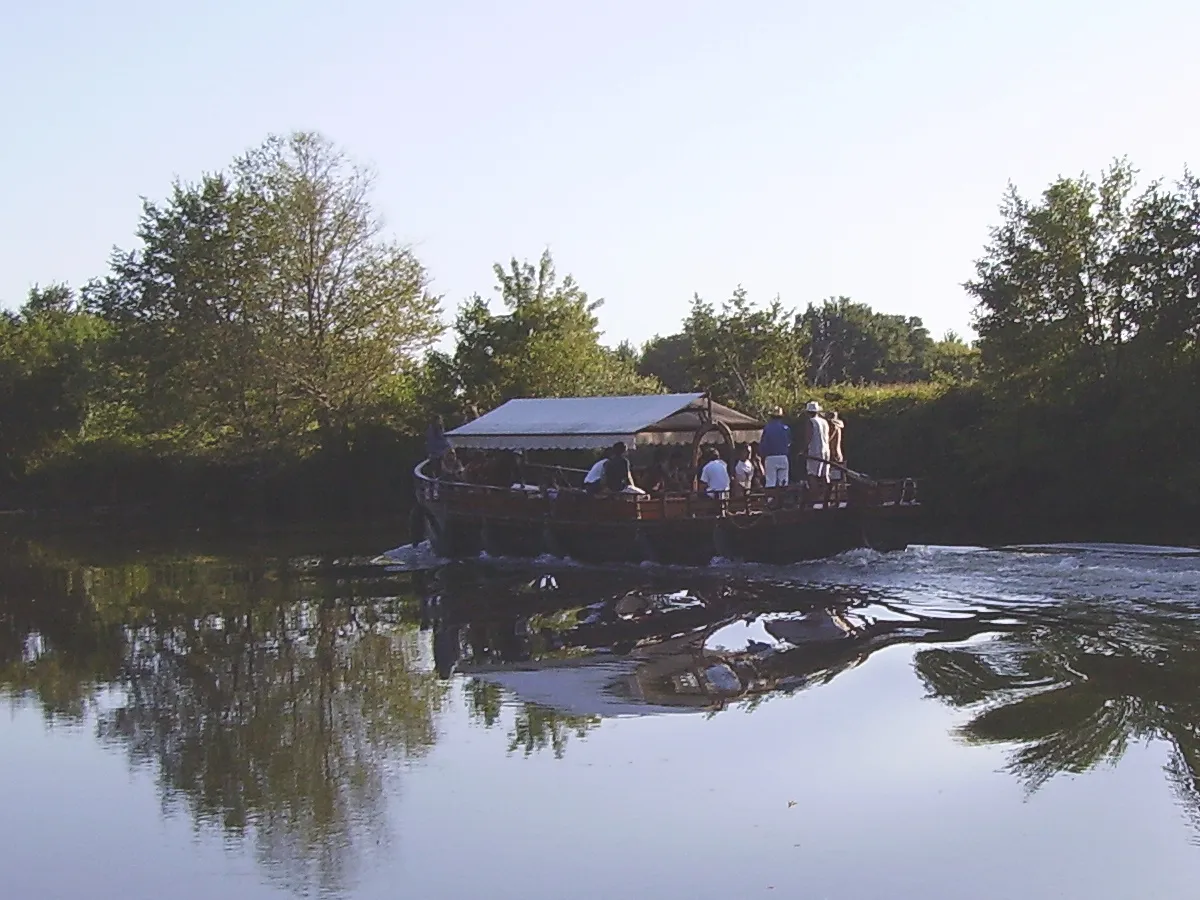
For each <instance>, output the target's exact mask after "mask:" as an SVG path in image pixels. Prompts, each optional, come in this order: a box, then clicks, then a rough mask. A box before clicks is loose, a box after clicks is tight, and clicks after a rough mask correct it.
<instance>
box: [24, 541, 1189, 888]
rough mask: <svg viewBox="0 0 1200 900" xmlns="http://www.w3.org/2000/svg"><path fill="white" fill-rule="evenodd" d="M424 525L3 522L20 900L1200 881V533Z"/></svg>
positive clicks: (1137, 885) (1134, 884)
mask: <svg viewBox="0 0 1200 900" xmlns="http://www.w3.org/2000/svg"><path fill="white" fill-rule="evenodd" d="M403 539H404V536H403V534H402V533H400V534H399V535H397V532H396V531H395V530H392V529H385V530H383V531H375V530H372V529H371V528H362V529H358V530H355V531H345V530H340V531H337V532H331V533H325V534H314V533H298V532H294V533H270V534H259V535H257V536H245V535H241V536H230V535H224V536H222V535H195V534H192V535H188V534H186V533H184V532H182V531H179V532H171V533H161V534H157V535H154V534H151V535H129V534H120V533H109V534H100V535H97V534H95V533H85V532H76V533H72V534H66V535H58V536H53V535H49V534H46V535H40V536H38V537H36V538H34V539H29V538H28V537H22V538H17V537H9V538H5V539H3V541H2V543H3V546H2V547H0V550H2V551H3V556H2V558H0V811H3V814H2V815H0V872H2V873H3V875H2V876H0V878H2V879H3V880H2V882H0V884H3V888H4V889H3V891H0V896H4V897H9V896H11V897H21V898H26V897H28V898H42V897H45V898H58V897H63V898H66V897H80V896H87V897H89V898H109V897H112V898H118V897H120V898H141V897H146V898H151V897H154V898H157V897H161V896H171V897H173V898H202V897H203V898H207V897H214V896H222V897H230V898H260V897H261V898H265V897H286V896H314V897H315V896H321V897H345V898H383V897H389V898H390V897H398V896H407V897H420V898H440V897H472V896H487V897H514V898H516V897H519V898H522V900H530V898H543V897H544V898H560V897H567V896H570V897H584V898H591V897H595V898H602V897H603V898H608V897H613V896H657V897H687V898H707V897H722V898H726V897H746V896H763V897H774V896H789V897H806V898H807V897H813V898H894V897H921V898H961V897H968V896H969V897H978V898H1016V897H1020V898H1034V900H1039V898H1061V897H1071V898H1075V897H1078V898H1089V900H1093V898H1128V897H1141V898H1174V897H1190V896H1195V885H1196V884H1197V883H1200V551H1196V550H1190V549H1187V548H1183V547H1175V546H1148V545H1135V544H1061V543H1060V544H1029V543H1027V544H1024V545H1022V546H1009V547H1003V548H993V549H984V548H979V547H969V546H915V547H912V548H910V549H909V550H907V551H905V552H903V553H896V554H887V555H880V554H877V553H873V552H869V551H856V552H852V553H848V554H845V555H843V556H840V557H837V558H835V559H832V560H828V561H824V562H819V563H811V564H805V565H796V566H789V567H782V568H776V567H747V566H734V565H730V564H722V563H720V562H719V561H718V562H715V563H714V564H713V565H711V566H709V567H708V568H706V569H698V570H697V569H693V570H687V569H670V568H663V567H651V566H629V567H607V568H602V567H594V568H589V567H581V566H574V565H570V564H563V563H561V562H556V561H552V560H544V561H533V562H516V561H508V560H486V559H484V560H479V561H475V562H471V563H456V564H453V565H448V566H442V565H439V562H438V561H437V560H436V559H433V558H432V557H430V555H429V554H428V552H427V551H426V550H424V549H421V548H416V549H413V548H403V549H398V550H394V551H388V549H387V548H389V547H391V546H394V545H395V544H398V543H401V541H402V540H403Z"/></svg>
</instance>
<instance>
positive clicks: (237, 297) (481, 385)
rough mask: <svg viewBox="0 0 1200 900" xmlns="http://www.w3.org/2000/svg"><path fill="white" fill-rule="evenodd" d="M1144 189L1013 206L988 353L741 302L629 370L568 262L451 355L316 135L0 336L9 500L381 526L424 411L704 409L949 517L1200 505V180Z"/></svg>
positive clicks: (470, 315) (472, 331)
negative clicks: (768, 418)
mask: <svg viewBox="0 0 1200 900" xmlns="http://www.w3.org/2000/svg"><path fill="white" fill-rule="evenodd" d="M1135 180H1136V179H1135V173H1134V172H1133V170H1132V169H1131V168H1130V167H1129V165H1128V164H1126V163H1118V164H1116V165H1114V166H1113V167H1112V168H1111V169H1109V170H1108V171H1107V172H1105V173H1103V175H1102V176H1101V177H1100V179H1099V180H1098V181H1095V180H1093V179H1090V178H1087V177H1080V178H1062V179H1059V180H1058V181H1056V182H1055V183H1053V184H1052V185H1050V186H1049V187H1048V188H1047V189H1046V191H1045V192H1044V193H1043V194H1042V195H1041V196H1040V197H1038V198H1037V199H1034V200H1031V199H1027V198H1024V197H1022V196H1020V195H1019V194H1018V193H1017V192H1016V191H1015V190H1010V191H1009V193H1008V194H1007V195H1006V197H1005V198H1004V201H1003V203H1002V205H1001V208H1000V224H999V225H998V226H997V227H996V228H995V229H994V230H993V232H992V234H991V237H990V240H989V242H988V243H987V245H986V246H985V247H984V249H983V253H982V255H981V257H980V259H979V261H978V262H977V267H976V268H977V274H976V278H975V279H974V280H973V281H971V282H970V283H968V284H967V285H966V286H965V288H966V290H967V292H968V294H969V295H970V296H971V297H973V298H974V300H975V301H976V303H977V307H976V327H977V330H978V333H979V339H978V341H977V342H976V343H975V344H974V345H971V344H968V343H967V342H965V341H964V340H962V339H961V338H960V337H959V336H958V335H955V334H953V333H949V334H947V335H945V336H944V337H943V338H942V339H941V340H934V339H933V338H931V337H930V335H929V333H928V331H927V330H926V329H925V327H924V325H923V323H922V322H921V320H920V319H917V318H914V317H906V316H900V315H892V314H885V313H880V312H876V311H874V310H872V309H871V308H870V307H869V306H867V305H865V304H863V303H858V302H853V301H851V300H850V299H848V298H846V297H834V298H830V299H827V300H824V301H822V302H820V303H815V304H809V305H807V306H806V307H805V308H803V309H792V308H788V307H786V306H784V305H783V304H782V303H781V302H780V301H779V300H775V301H772V302H770V303H768V304H766V305H761V304H755V303H753V302H752V301H751V300H750V298H749V297H748V296H747V294H746V292H745V291H744V290H743V289H741V288H740V287H739V288H737V289H736V290H735V291H734V292H733V293H732V295H731V296H730V298H729V299H728V300H725V301H724V302H721V303H719V304H717V303H712V302H709V301H706V300H704V299H702V298H701V297H699V296H697V297H695V298H694V300H693V302H692V306H691V309H690V310H689V313H688V315H687V317H686V319H685V320H684V321H683V322H682V323H681V324H680V328H679V330H678V331H677V332H676V333H674V334H669V335H665V336H659V337H655V338H653V339H651V340H650V341H648V342H647V343H645V344H644V345H643V346H641V347H633V346H631V345H629V344H622V345H621V346H619V347H616V348H612V347H609V346H606V345H605V344H604V343H603V341H602V333H601V331H600V321H599V319H598V310H599V309H600V306H601V304H602V301H600V300H598V299H595V298H592V297H590V296H589V295H588V294H587V292H586V291H585V290H584V289H583V288H582V287H581V286H580V285H579V284H577V283H576V282H575V281H574V279H573V278H571V276H569V275H566V276H561V277H560V275H559V274H558V272H557V271H556V269H555V265H554V261H553V259H552V258H551V256H550V254H549V252H545V253H543V254H542V255H541V257H540V258H539V259H538V260H537V261H536V262H530V261H523V260H520V259H518V258H513V259H511V260H510V261H509V263H508V264H506V265H499V264H498V265H496V266H495V268H494V272H495V277H496V285H495V289H494V291H495V295H496V299H495V300H493V301H492V302H489V301H488V300H486V299H485V298H484V297H483V296H481V295H478V294H477V295H474V296H472V297H470V298H468V299H467V300H466V301H464V302H462V303H461V305H460V306H459V308H458V311H457V314H456V315H455V317H454V319H453V322H452V323H451V324H452V327H451V335H450V336H451V337H452V338H453V341H452V342H447V343H445V344H438V340H439V338H440V337H441V336H442V334H443V332H444V330H445V324H444V322H443V319H442V309H441V298H439V297H436V296H434V295H433V294H432V293H431V292H430V290H429V278H428V275H427V273H426V271H425V269H424V267H423V265H422V264H421V262H420V260H419V259H418V258H417V256H416V255H415V253H414V252H413V251H412V250H411V249H410V248H407V247H404V246H400V245H397V244H395V243H394V242H392V241H390V240H389V239H387V238H386V237H385V236H384V233H383V231H382V225H381V222H380V220H379V217H378V216H377V215H376V213H375V211H374V209H373V207H372V205H371V198H370V189H371V174H370V172H368V171H366V170H364V169H362V168H361V167H358V166H356V165H355V164H354V163H353V162H351V161H350V160H349V159H347V157H346V156H345V155H344V154H343V153H342V152H341V151H339V150H338V149H337V148H336V147H334V146H333V145H332V144H330V143H329V142H328V141H327V140H325V139H324V138H322V137H320V136H319V135H314V134H296V135H292V136H290V137H286V138H276V137H272V138H270V139H268V140H267V141H266V142H265V143H264V144H263V145H262V146H261V147H260V148H258V149H256V150H253V151H251V152H249V153H247V154H245V155H244V156H242V157H240V158H238V159H237V160H235V161H234V162H233V163H232V164H231V165H230V167H229V168H228V170H227V171H224V172H220V173H215V174H210V175H206V176H204V177H202V178H201V179H200V180H199V181H198V182H195V183H177V184H175V185H174V186H173V187H172V189H171V191H170V193H169V195H168V196H167V198H166V199H165V200H162V201H147V202H146V203H145V205H144V208H143V213H142V216H141V220H140V222H139V223H138V226H137V232H136V234H137V239H138V243H137V246H136V247H135V248H134V249H132V250H127V251H115V252H114V254H113V257H112V261H111V266H110V271H109V272H108V273H107V274H106V275H104V276H103V277H101V278H98V279H96V280H94V281H93V282H91V283H90V284H88V285H86V286H85V287H84V288H83V290H82V291H81V292H80V297H79V298H77V297H76V295H75V294H74V293H73V292H72V291H71V290H69V289H68V288H66V287H64V286H61V285H54V286H52V287H50V288H47V289H44V290H43V289H35V290H33V291H32V292H31V293H30V296H29V298H28V300H27V302H26V303H25V304H24V306H22V307H21V309H20V310H19V311H18V312H16V313H6V314H4V315H3V316H2V317H0V479H2V481H0V486H2V489H3V490H4V493H5V500H4V505H6V506H19V505H33V506H39V505H40V506H45V505H64V504H66V505H70V504H71V503H78V504H84V505H86V504H95V503H107V504H117V505H130V504H136V503H152V504H153V503H157V504H159V505H162V504H171V505H174V506H175V507H176V508H178V509H181V510H182V509H188V508H191V507H193V506H196V505H199V506H202V507H205V508H209V507H215V508H216V509H218V510H219V511H222V510H223V511H224V512H225V513H232V512H235V511H239V510H240V511H242V512H246V513H248V514H251V515H261V514H268V515H299V514H306V513H311V512H317V511H321V510H329V509H334V508H336V509H340V510H341V511H353V512H355V513H357V514H365V513H371V512H381V511H384V510H386V509H389V508H396V506H397V505H398V503H399V502H400V500H401V498H402V496H403V494H404V492H405V490H406V488H405V484H406V475H405V471H406V465H407V463H408V462H409V461H410V460H411V459H413V458H415V457H416V456H417V455H418V453H419V447H420V441H421V435H422V433H423V430H424V425H425V423H426V422H427V421H428V418H429V417H430V416H432V415H433V414H434V413H440V414H442V415H444V416H445V417H446V418H447V420H448V421H449V422H450V423H451V424H453V423H454V422H457V421H462V420H465V419H467V418H470V417H472V416H474V415H477V414H479V413H481V412H484V411H486V410H488V409H490V408H492V407H494V406H496V405H497V404H499V403H501V402H503V401H504V400H506V399H509V398H512V397H519V396H570V395H604V394H622V393H644V392H654V391H690V390H709V391H712V392H713V394H714V396H716V397H717V398H718V399H720V400H722V401H724V402H727V403H730V404H731V405H733V406H736V407H739V408H742V409H744V410H746V411H748V412H752V413H763V412H765V411H766V410H767V409H769V408H770V407H773V406H775V405H776V404H779V405H782V406H784V407H785V408H787V409H789V410H795V409H797V408H798V407H800V406H801V405H803V403H804V402H806V401H807V400H809V399H814V398H816V399H820V400H822V401H823V402H824V403H825V404H826V405H827V406H833V407H835V408H837V409H838V411H839V412H840V413H841V414H842V416H843V418H845V419H846V420H847V422H848V426H847V432H846V434H847V444H846V447H847V452H848V453H849V462H850V463H851V465H852V466H855V467H857V468H860V469H864V470H868V471H873V472H878V473H880V474H897V475H898V474H912V475H917V476H930V475H932V476H934V477H933V478H932V479H930V482H929V492H930V494H929V496H931V497H934V498H936V502H937V503H939V504H940V507H939V508H941V509H942V510H944V511H947V512H949V511H954V512H958V513H964V514H967V513H975V514H978V515H980V516H994V515H998V514H1001V513H1006V514H1012V515H1020V514H1021V513H1022V511H1024V512H1028V511H1029V510H1031V509H1047V508H1054V509H1057V510H1059V511H1062V512H1064V513H1065V514H1068V515H1073V516H1077V517H1083V516H1094V515H1096V514H1098V513H1100V514H1104V513H1117V512H1122V513H1123V512H1128V511H1130V510H1139V509H1141V510H1145V509H1147V508H1148V507H1152V508H1153V509H1155V510H1163V509H1168V510H1174V511H1185V510H1189V509H1195V508H1197V507H1200V463H1198V462H1197V459H1198V457H1197V454H1196V453H1195V452H1194V449H1193V448H1194V447H1195V446H1196V445H1197V442H1198V441H1200V415H1198V413H1197V408H1198V406H1200V404H1197V402H1196V400H1197V390H1198V388H1200V348H1198V339H1200V181H1198V180H1197V179H1196V178H1195V177H1193V176H1191V175H1185V177H1184V178H1183V179H1182V180H1181V181H1180V182H1179V183H1178V184H1176V185H1167V184H1164V183H1162V182H1154V183H1152V184H1150V185H1149V186H1148V187H1147V188H1145V189H1144V190H1143V191H1141V192H1140V193H1136V192H1135V190H1134V184H1135ZM435 347H437V348H438V349H435ZM443 348H444V349H443Z"/></svg>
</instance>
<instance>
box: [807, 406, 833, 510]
mask: <svg viewBox="0 0 1200 900" xmlns="http://www.w3.org/2000/svg"><path fill="white" fill-rule="evenodd" d="M820 412H821V404H820V403H818V402H817V401H816V400H810V401H809V402H808V405H807V406H805V407H804V414H805V418H806V420H807V421H806V422H805V455H806V456H807V457H808V467H807V468H808V484H809V486H810V487H813V488H815V487H816V486H817V485H819V484H826V483H828V482H829V423H828V422H826V421H825V420H824V419H823V418H822V417H821V416H820V415H819V413H820Z"/></svg>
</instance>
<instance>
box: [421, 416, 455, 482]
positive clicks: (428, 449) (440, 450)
mask: <svg viewBox="0 0 1200 900" xmlns="http://www.w3.org/2000/svg"><path fill="white" fill-rule="evenodd" d="M449 449H450V441H449V440H448V439H447V438H446V423H445V422H444V421H443V419H442V417H441V416H434V417H433V421H432V422H430V423H429V428H428V429H427V430H426V431H425V455H426V456H427V457H428V458H429V465H430V468H432V469H433V474H434V475H435V476H436V475H438V474H440V473H441V468H442V457H443V456H445V454H446V451H447V450H449Z"/></svg>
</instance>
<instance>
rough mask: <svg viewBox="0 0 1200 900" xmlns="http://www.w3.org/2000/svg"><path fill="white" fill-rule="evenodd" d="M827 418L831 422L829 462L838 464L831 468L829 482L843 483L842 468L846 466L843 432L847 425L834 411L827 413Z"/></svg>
mask: <svg viewBox="0 0 1200 900" xmlns="http://www.w3.org/2000/svg"><path fill="white" fill-rule="evenodd" d="M825 418H826V420H828V422H829V461H830V462H833V463H837V464H838V465H836V466H830V467H829V480H830V481H841V480H842V477H843V476H842V470H841V468H840V466H844V465H845V464H846V454H845V453H844V452H843V451H842V431H843V430H844V429H845V427H846V423H845V422H843V421H842V420H841V419H840V418H839V417H838V414H837V413H836V412H835V411H833V410H830V411H829V412H827V413H825Z"/></svg>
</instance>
